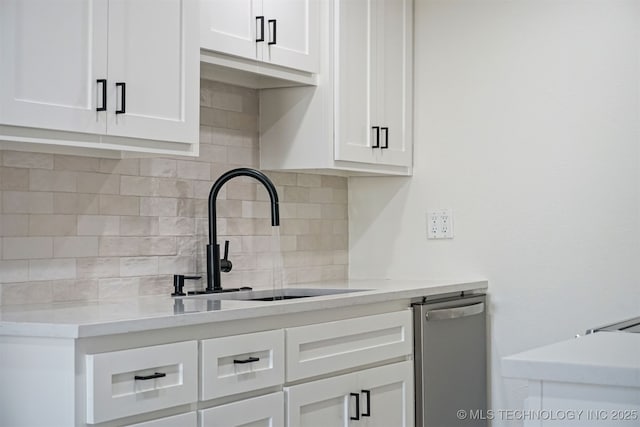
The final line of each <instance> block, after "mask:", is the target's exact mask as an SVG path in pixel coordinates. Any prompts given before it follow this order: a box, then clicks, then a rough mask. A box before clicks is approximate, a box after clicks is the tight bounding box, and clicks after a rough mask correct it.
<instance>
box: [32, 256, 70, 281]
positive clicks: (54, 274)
mask: <svg viewBox="0 0 640 427" xmlns="http://www.w3.org/2000/svg"><path fill="white" fill-rule="evenodd" d="M75 277H76V260H75V259H32V260H29V280H32V281H37V280H58V279H75Z"/></svg>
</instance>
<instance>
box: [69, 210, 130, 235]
mask: <svg viewBox="0 0 640 427" xmlns="http://www.w3.org/2000/svg"><path fill="white" fill-rule="evenodd" d="M77 231H78V235H79V236H115V235H119V234H120V217H118V216H112V215H78V230H77Z"/></svg>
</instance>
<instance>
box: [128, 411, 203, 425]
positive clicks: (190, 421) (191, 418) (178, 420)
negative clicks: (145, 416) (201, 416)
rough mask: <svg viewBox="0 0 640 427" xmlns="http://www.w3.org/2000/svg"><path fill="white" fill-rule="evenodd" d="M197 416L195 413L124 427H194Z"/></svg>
mask: <svg viewBox="0 0 640 427" xmlns="http://www.w3.org/2000/svg"><path fill="white" fill-rule="evenodd" d="M197 422H198V416H197V414H196V413H195V412H189V413H187V414H181V415H174V416H172V417H165V418H160V419H158V420H153V421H147V422H144V423H139V424H131V425H129V426H126V427H196V425H197Z"/></svg>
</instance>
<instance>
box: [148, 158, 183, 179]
mask: <svg viewBox="0 0 640 427" xmlns="http://www.w3.org/2000/svg"><path fill="white" fill-rule="evenodd" d="M176 174H177V166H176V160H173V159H154V158H151V159H140V175H141V176H156V177H168V178H175V177H176Z"/></svg>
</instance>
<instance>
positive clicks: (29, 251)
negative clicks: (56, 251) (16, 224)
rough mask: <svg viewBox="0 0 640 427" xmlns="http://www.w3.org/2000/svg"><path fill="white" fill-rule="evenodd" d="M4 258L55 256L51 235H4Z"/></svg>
mask: <svg viewBox="0 0 640 427" xmlns="http://www.w3.org/2000/svg"><path fill="white" fill-rule="evenodd" d="M2 256H3V258H4V259H36V258H51V257H52V256H53V239H52V238H51V237H4V238H3V239H2Z"/></svg>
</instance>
